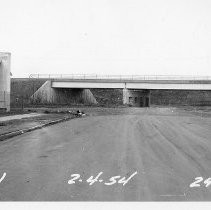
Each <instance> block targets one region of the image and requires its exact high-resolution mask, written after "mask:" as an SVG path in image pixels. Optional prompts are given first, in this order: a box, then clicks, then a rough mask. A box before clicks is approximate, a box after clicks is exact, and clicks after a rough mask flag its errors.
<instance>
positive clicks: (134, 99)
mask: <svg viewBox="0 0 211 210" xmlns="http://www.w3.org/2000/svg"><path fill="white" fill-rule="evenodd" d="M123 104H127V105H130V106H135V107H149V106H150V90H134V89H126V88H125V89H123Z"/></svg>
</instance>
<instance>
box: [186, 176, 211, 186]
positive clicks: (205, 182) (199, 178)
mask: <svg viewBox="0 0 211 210" xmlns="http://www.w3.org/2000/svg"><path fill="white" fill-rule="evenodd" d="M203 180H204V178H203V177H196V178H195V182H193V183H191V184H190V187H201V185H200V184H199V183H200V182H202V181H203ZM204 184H205V187H209V186H210V185H211V178H208V179H206V180H204Z"/></svg>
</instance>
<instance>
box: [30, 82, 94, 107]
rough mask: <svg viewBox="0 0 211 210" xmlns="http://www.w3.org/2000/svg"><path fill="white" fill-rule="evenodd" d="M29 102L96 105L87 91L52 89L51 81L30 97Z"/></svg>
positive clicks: (80, 89)
mask: <svg viewBox="0 0 211 210" xmlns="http://www.w3.org/2000/svg"><path fill="white" fill-rule="evenodd" d="M31 100H32V102H33V103H40V104H64V105H68V104H81V103H82V104H97V101H96V99H95V97H94V96H93V94H92V92H91V91H90V90H89V89H82V88H72V89H70V88H52V87H51V81H46V82H45V83H44V84H43V85H42V86H41V87H40V88H39V89H38V90H37V91H36V92H35V93H34V94H33V95H32V96H31Z"/></svg>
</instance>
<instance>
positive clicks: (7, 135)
mask: <svg viewBox="0 0 211 210" xmlns="http://www.w3.org/2000/svg"><path fill="white" fill-rule="evenodd" d="M71 119H74V117H65V118H63V119H59V120H54V121H51V122H48V123H45V124H42V125H37V126H34V127H31V128H26V129H22V130H17V131H12V132H9V133H5V134H1V135H0V141H4V140H6V139H9V138H12V137H14V136H18V135H22V134H24V133H28V132H31V131H34V130H38V129H41V128H43V127H47V126H50V125H54V124H57V123H60V122H65V121H68V120H71Z"/></svg>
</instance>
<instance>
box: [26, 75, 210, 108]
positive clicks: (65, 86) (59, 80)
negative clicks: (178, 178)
mask: <svg viewBox="0 0 211 210" xmlns="http://www.w3.org/2000/svg"><path fill="white" fill-rule="evenodd" d="M30 78H33V79H34V78H37V79H45V80H47V81H46V82H45V83H44V84H43V85H42V86H41V87H40V88H39V89H38V90H37V91H36V92H35V93H34V95H33V98H34V99H36V100H37V99H39V101H41V102H43V103H54V102H61V101H67V100H68V99H69V98H74V97H75V98H78V99H79V100H81V101H83V102H85V103H90V104H96V103H97V101H96V99H95V98H94V96H93V94H92V92H91V91H90V89H122V94H123V104H131V105H133V106H149V105H150V90H155V89H159V90H211V77H209V76H179V75H174V76H173V75H172V76H163V75H156V76H152V75H150V76H147V75H142V76H140V75H86V74H83V75H73V74H72V75H64V74H56V75H51V74H49V75H43V74H32V75H30ZM70 90H71V91H70Z"/></svg>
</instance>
